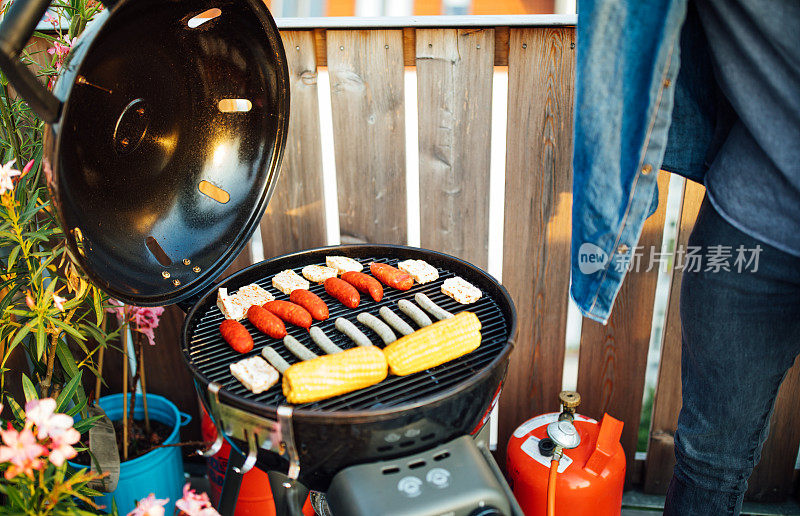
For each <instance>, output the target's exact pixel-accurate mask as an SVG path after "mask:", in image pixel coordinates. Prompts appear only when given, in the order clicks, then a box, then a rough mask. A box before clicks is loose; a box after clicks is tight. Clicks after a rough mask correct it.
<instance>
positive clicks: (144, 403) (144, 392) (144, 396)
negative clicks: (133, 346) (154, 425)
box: [136, 335, 150, 436]
mask: <svg viewBox="0 0 800 516" xmlns="http://www.w3.org/2000/svg"><path fill="white" fill-rule="evenodd" d="M136 340H137V341H138V344H139V363H137V364H136V371H137V372H138V373H139V379H140V380H141V382H142V408H144V429H145V431H146V432H147V435H148V436H149V435H150V414H149V413H148V412H147V385H146V382H145V377H144V345H143V343H142V335H138V336H137V339H136Z"/></svg>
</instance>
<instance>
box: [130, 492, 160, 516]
mask: <svg viewBox="0 0 800 516" xmlns="http://www.w3.org/2000/svg"><path fill="white" fill-rule="evenodd" d="M167 502H169V498H163V499H158V498H156V495H154V494H153V493H150V496H148V497H147V498H142V499H141V500H139V503H137V504H136V508H135V509H134V510H132V511H131V512H129V513H128V514H127V516H164V506H165V505H166V504H167Z"/></svg>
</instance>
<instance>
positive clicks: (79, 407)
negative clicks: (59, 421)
mask: <svg viewBox="0 0 800 516" xmlns="http://www.w3.org/2000/svg"><path fill="white" fill-rule="evenodd" d="M86 404H87V400H83V402H82V403H78V404H76V405H73V406H72V408H71V409H69V410H67V411H66V412H65V414H66V415H68V416H75V415H77V414H78V412H80V411H82V410H83V409H85V408H86Z"/></svg>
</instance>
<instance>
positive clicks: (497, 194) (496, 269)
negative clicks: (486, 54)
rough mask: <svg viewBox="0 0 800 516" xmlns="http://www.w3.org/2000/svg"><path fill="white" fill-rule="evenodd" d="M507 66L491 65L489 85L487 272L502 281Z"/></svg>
mask: <svg viewBox="0 0 800 516" xmlns="http://www.w3.org/2000/svg"><path fill="white" fill-rule="evenodd" d="M507 120H508V68H506V67H495V71H494V80H493V84H492V153H491V161H490V166H489V261H488V267H487V269H488V272H489V274H491V275H492V276H494V277H495V278H497V280H498V281H502V280H503V213H504V196H505V189H506V132H507V131H506V123H507Z"/></svg>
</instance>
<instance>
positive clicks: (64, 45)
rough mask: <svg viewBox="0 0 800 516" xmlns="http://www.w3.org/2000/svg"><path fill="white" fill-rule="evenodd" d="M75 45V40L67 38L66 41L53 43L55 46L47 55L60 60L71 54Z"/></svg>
mask: <svg viewBox="0 0 800 516" xmlns="http://www.w3.org/2000/svg"><path fill="white" fill-rule="evenodd" d="M74 44H75V38H70V37H69V36H66V37H65V38H64V41H63V42H61V41H58V40H55V41H53V46H52V47H50V48H48V49H47V53H48V54H50V55H51V56H52V55H54V54H55V55H56V56H58V57H59V58H60V57H63V56H65V55H67V54H69V51H70V50H72V45H74Z"/></svg>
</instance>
